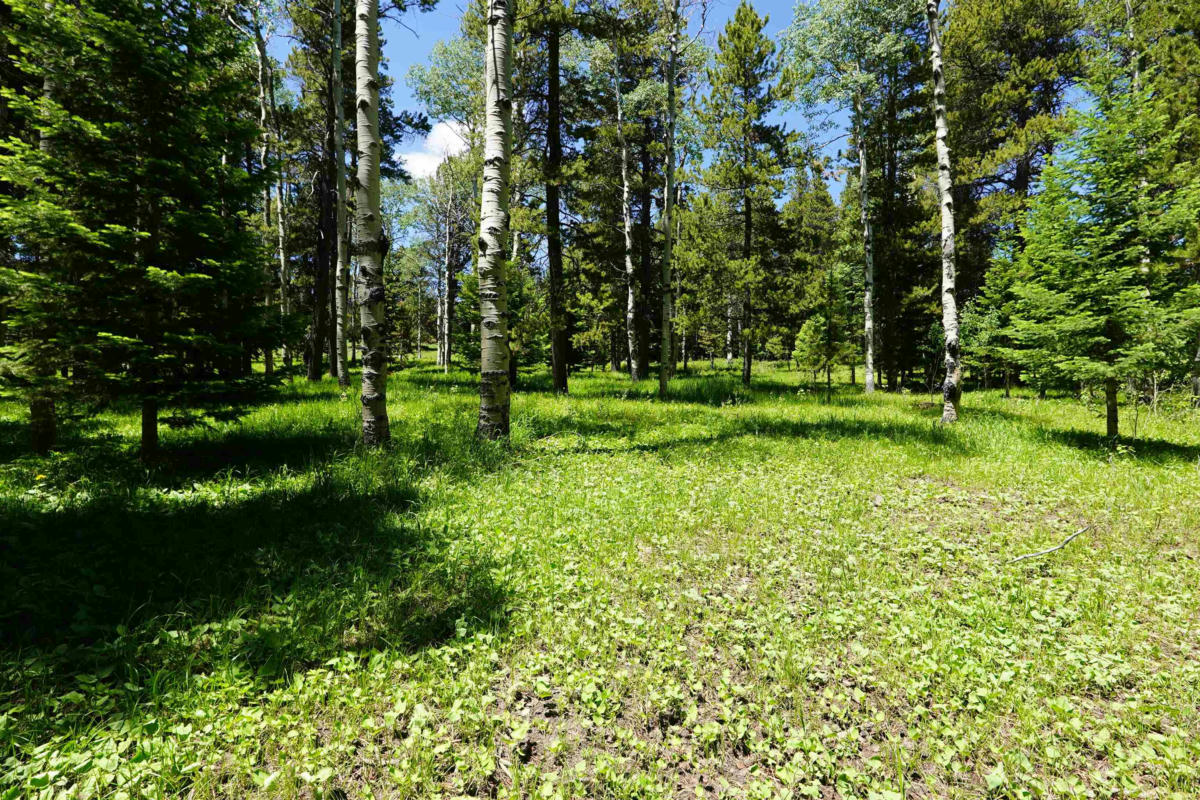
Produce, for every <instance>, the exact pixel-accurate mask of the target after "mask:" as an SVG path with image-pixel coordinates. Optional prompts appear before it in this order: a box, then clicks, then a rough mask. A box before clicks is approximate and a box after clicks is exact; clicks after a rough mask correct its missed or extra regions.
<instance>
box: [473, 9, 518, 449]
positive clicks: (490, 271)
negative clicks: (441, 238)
mask: <svg viewBox="0 0 1200 800" xmlns="http://www.w3.org/2000/svg"><path fill="white" fill-rule="evenodd" d="M486 37H487V40H486V44H485V50H484V94H485V104H484V115H485V123H484V157H483V191H482V196H481V199H480V208H479V239H478V242H477V245H478V247H479V260H478V270H479V313H480V326H479V327H480V370H479V424H478V427H477V428H476V433H477V435H479V436H480V437H482V438H486V439H499V438H502V437H505V436H507V435H508V424H509V395H510V387H509V364H508V361H509V350H508V321H507V319H506V317H507V313H508V302H507V301H508V297H507V288H506V286H505V263H504V256H505V247H506V245H507V244H508V227H509V195H508V181H509V169H510V165H511V164H510V162H511V159H512V9H511V8H510V7H509V0H488V6H487V32H486Z"/></svg>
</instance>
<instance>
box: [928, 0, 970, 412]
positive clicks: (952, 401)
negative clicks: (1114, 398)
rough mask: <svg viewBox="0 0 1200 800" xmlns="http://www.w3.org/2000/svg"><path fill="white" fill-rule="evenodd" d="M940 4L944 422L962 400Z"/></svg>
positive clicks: (936, 53)
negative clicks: (944, 364)
mask: <svg viewBox="0 0 1200 800" xmlns="http://www.w3.org/2000/svg"><path fill="white" fill-rule="evenodd" d="M938 1H939V0H926V3H925V16H926V18H927V19H928V22H929V62H930V66H931V67H932V68H933V118H934V129H935V136H934V144H935V147H936V149H937V175H938V177H937V186H938V201H939V203H938V204H939V206H940V207H941V216H942V328H943V330H944V331H945V337H946V338H945V361H946V380H945V381H944V382H943V383H942V422H945V423H949V422H955V421H956V420H957V419H958V403H959V399H960V398H961V397H962V365H961V364H960V363H959V343H958V303H957V301H956V300H955V297H954V289H955V279H956V272H955V265H954V195H953V192H952V191H951V189H952V184H951V181H950V144H949V141H948V140H949V137H950V128H949V125H948V124H947V121H946V78H945V74H944V70H943V68H942V39H941V34H940V33H939V32H938Z"/></svg>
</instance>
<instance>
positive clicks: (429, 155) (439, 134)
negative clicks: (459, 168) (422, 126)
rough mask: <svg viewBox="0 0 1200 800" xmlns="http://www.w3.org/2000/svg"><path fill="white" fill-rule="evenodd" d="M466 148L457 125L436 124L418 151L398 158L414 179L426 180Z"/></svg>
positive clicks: (399, 154) (400, 154) (447, 123)
mask: <svg viewBox="0 0 1200 800" xmlns="http://www.w3.org/2000/svg"><path fill="white" fill-rule="evenodd" d="M466 148H467V141H466V137H464V136H463V135H462V133H461V130H460V128H459V126H458V125H457V124H456V123H453V122H436V123H434V125H433V129H432V130H430V131H429V135H428V136H426V137H425V141H424V142H423V143H422V144H421V146H420V147H419V148H418V149H415V150H407V151H405V152H403V153H398V154H397V155H396V158H397V159H398V160H399V161H400V163H401V164H403V165H404V168H405V169H406V170H408V172H409V174H411V175H412V176H413V177H414V178H424V177H428V176H430V175H433V174H434V173H435V172H437V168H438V165H439V164H441V163H442V162H443V161H445V160H446V158H447V156H453V155H458V154H459V153H461V152H462V151H463V150H465V149H466Z"/></svg>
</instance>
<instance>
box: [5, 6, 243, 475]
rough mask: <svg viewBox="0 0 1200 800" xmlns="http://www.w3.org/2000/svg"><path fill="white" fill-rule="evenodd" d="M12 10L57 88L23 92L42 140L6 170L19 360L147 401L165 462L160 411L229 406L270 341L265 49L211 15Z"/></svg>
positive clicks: (145, 448) (22, 145) (196, 11)
mask: <svg viewBox="0 0 1200 800" xmlns="http://www.w3.org/2000/svg"><path fill="white" fill-rule="evenodd" d="M12 5H13V13H14V16H16V17H18V18H19V19H20V21H21V26H20V28H19V31H20V33H19V36H17V37H16V41H15V44H16V47H17V50H18V52H19V53H20V60H19V64H20V66H21V67H22V69H23V70H25V71H26V72H27V73H28V74H31V75H37V76H40V77H41V78H42V82H41V83H42V86H39V87H37V88H36V89H34V90H31V91H26V92H22V93H10V94H9V100H10V102H11V104H12V108H13V110H14V111H15V112H16V113H19V114H21V115H22V116H23V117H24V118H25V119H26V120H28V121H29V126H30V130H31V132H32V133H33V137H32V138H27V139H23V140H22V139H13V138H10V139H9V140H8V141H7V142H6V143H5V144H4V148H3V155H2V156H0V181H5V182H8V183H9V184H10V185H12V186H13V187H14V191H13V193H12V194H11V195H6V196H4V197H3V198H0V226H2V227H3V228H4V230H5V232H6V233H8V234H9V235H11V236H13V237H14V238H15V239H17V240H19V241H21V242H22V250H23V252H25V253H27V254H28V256H29V257H28V258H24V259H21V260H19V261H18V263H17V264H15V265H13V266H12V267H8V268H6V269H5V271H4V280H5V283H6V289H8V292H6V294H7V295H8V302H9V303H10V304H11V306H12V313H11V316H10V317H9V320H8V323H7V325H8V328H9V331H10V336H11V338H10V344H9V345H8V346H7V347H6V349H5V358H6V361H8V363H10V364H13V365H15V368H14V370H13V374H14V375H15V376H16V377H17V378H18V379H20V378H21V376H22V375H28V374H34V375H38V376H45V377H48V376H49V374H50V373H51V372H53V373H55V374H57V375H58V376H59V377H58V378H57V379H56V380H57V381H65V382H66V385H67V386H69V387H70V389H71V391H72V393H73V394H74V395H75V396H77V397H81V398H93V399H98V400H110V399H114V398H119V397H128V398H131V399H136V400H137V401H139V402H140V405H141V409H142V437H141V438H142V442H141V450H142V455H143V457H144V458H148V459H149V458H152V457H153V456H154V455H155V453H156V451H157V447H158V422H159V410H160V408H161V407H162V406H164V405H168V404H179V405H184V406H187V405H190V404H191V401H190V400H189V398H196V399H201V398H212V397H215V396H221V395H226V396H227V395H228V393H229V391H230V390H231V389H232V388H234V387H236V384H237V383H238V382H239V381H243V380H245V379H246V378H247V377H248V373H249V368H248V364H249V355H250V353H251V352H252V351H253V350H256V349H258V348H260V347H263V346H266V344H267V342H266V330H267V326H266V324H265V320H264V313H263V310H262V309H261V306H260V305H259V302H260V300H261V297H262V295H263V290H262V287H263V276H264V273H263V270H262V260H261V253H260V251H259V249H258V245H257V242H256V237H255V236H254V233H253V231H252V230H251V229H250V227H249V226H248V225H247V224H246V221H247V216H246V214H247V213H248V212H249V211H250V210H252V209H253V207H254V205H253V204H254V202H255V200H256V198H257V197H258V195H259V189H260V187H261V183H260V181H261V180H263V176H262V174H261V173H257V174H253V173H251V172H250V170H249V168H248V166H249V165H248V164H247V160H246V154H247V153H249V152H252V151H253V146H254V143H255V140H256V139H257V138H258V136H257V126H256V125H255V123H254V117H255V109H254V107H253V105H252V101H251V98H253V97H254V95H255V92H254V90H253V88H252V87H253V84H252V82H251V80H250V79H249V77H250V76H249V74H248V71H246V70H244V69H242V68H241V66H242V65H245V64H246V63H247V62H248V61H249V59H247V58H245V56H248V55H249V47H250V43H249V42H248V41H246V40H245V39H244V38H242V37H240V36H239V34H238V33H237V32H236V31H235V30H234V29H233V28H232V27H231V26H229V25H228V24H227V22H226V21H225V19H224V18H223V17H222V16H221V15H220V14H218V13H216V11H217V9H216V8H214V7H213V6H211V5H210V4H208V3H205V2H199V3H189V2H162V3H153V4H149V5H138V4H131V3H130V2H128V0H94V1H93V2H88V3H82V4H75V5H69V4H53V5H52V6H49V7H48V6H46V5H45V4H42V3H23V2H22V3H14V4H12ZM164 20H167V21H168V22H167V23H164ZM46 83H49V85H50V86H51V87H52V88H51V91H46V90H45V88H44V86H45V84H46ZM164 97H170V98H171V99H172V102H171V103H170V104H164V103H163V102H162V98H164ZM42 142H48V143H49V144H48V146H45V147H43V146H41V143H42ZM64 369H65V371H66V373H67V377H66V378H63V377H62V374H63V371H64ZM34 383H35V384H36V383H37V381H35V382H34Z"/></svg>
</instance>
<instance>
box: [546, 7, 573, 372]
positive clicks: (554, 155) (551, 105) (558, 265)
mask: <svg viewBox="0 0 1200 800" xmlns="http://www.w3.org/2000/svg"><path fill="white" fill-rule="evenodd" d="M559 39H560V34H559V26H558V23H557V22H554V23H552V24H551V25H550V30H549V32H548V33H547V35H546V59H547V62H548V63H547V69H548V75H547V82H548V86H547V92H546V261H547V273H548V276H549V279H550V372H551V375H552V377H553V380H554V391H555V392H558V393H559V394H566V393H567V372H568V370H567V359H568V358H569V357H570V341H569V339H568V337H567V333H568V332H567V317H566V303H565V302H564V301H565V298H564V296H563V295H564V290H565V287H564V286H563V252H562V225H561V220H560V217H559V214H560V208H559V202H560V201H559V186H558V183H559V179H560V170H561V168H562V103H561V101H560V82H561V79H562V78H561V74H560V67H559Z"/></svg>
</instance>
